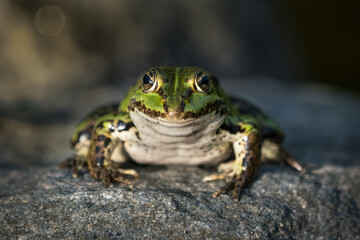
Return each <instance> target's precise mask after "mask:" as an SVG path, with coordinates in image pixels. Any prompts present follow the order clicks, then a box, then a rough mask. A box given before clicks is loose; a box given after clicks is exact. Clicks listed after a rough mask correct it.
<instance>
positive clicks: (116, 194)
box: [0, 80, 360, 239]
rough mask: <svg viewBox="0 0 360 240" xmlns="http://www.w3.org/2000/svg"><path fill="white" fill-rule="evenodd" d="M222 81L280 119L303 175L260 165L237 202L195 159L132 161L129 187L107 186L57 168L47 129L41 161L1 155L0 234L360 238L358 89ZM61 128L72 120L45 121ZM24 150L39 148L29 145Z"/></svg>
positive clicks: (13, 236) (22, 236)
mask: <svg viewBox="0 0 360 240" xmlns="http://www.w3.org/2000/svg"><path fill="white" fill-rule="evenodd" d="M223 85H224V86H225V88H226V89H228V90H229V91H230V92H231V91H233V92H232V93H233V94H235V95H237V94H241V95H242V96H245V97H247V98H248V99H250V100H252V101H253V102H255V103H257V104H258V105H259V106H261V107H262V108H263V109H265V110H266V112H269V113H271V115H273V116H274V117H275V118H276V119H277V120H278V121H279V122H280V123H281V125H282V126H284V129H285V130H286V132H287V133H288V138H287V140H286V143H285V145H286V146H287V148H288V149H289V150H290V151H291V152H293V153H294V154H295V155H296V156H297V157H298V158H299V159H300V160H301V161H302V162H303V163H304V164H306V165H307V167H308V171H307V172H306V173H305V174H299V173H297V172H295V171H293V170H292V169H290V168H288V167H286V166H281V165H272V164H267V165H264V166H262V167H261V169H260V172H259V174H258V177H257V178H256V179H255V181H254V182H253V184H252V185H251V186H250V187H249V188H247V189H246V190H245V191H244V194H243V197H242V199H241V201H240V203H235V202H234V201H233V200H232V198H231V196H230V195H231V193H229V194H227V195H221V196H220V197H219V198H217V199H214V198H212V197H211V195H212V193H213V191H214V190H215V189H216V188H217V187H219V186H221V185H222V182H220V181H219V182H211V183H202V182H201V179H202V177H204V176H206V175H208V174H211V173H213V172H214V171H215V169H205V168H199V167H182V166H172V167H165V166H164V167H161V166H158V167H155V166H139V165H135V164H132V165H133V167H134V168H136V170H137V171H138V172H139V174H140V178H139V180H138V181H136V183H135V188H134V190H130V189H129V188H128V187H127V186H124V185H119V184H117V185H111V186H110V188H104V187H103V186H102V185H101V184H100V183H99V182H96V181H95V180H93V179H92V177H90V175H89V174H88V173H85V174H82V175H80V176H79V178H77V179H72V178H71V174H70V171H69V170H59V169H58V168H57V167H55V166H54V165H55V163H56V162H58V160H57V159H61V158H65V157H66V156H63V155H66V154H64V152H65V153H67V152H66V151H67V150H62V148H64V149H65V147H64V146H65V145H66V144H64V143H61V142H60V140H61V141H62V139H63V138H64V137H59V136H47V137H48V138H54V137H56V138H57V139H60V140H52V141H54V142H56V143H58V144H59V145H58V146H59V149H58V150H57V152H55V153H54V155H55V156H54V157H53V159H49V160H48V162H47V163H46V162H43V163H44V166H43V167H41V166H35V165H34V166H31V163H35V160H29V159H26V157H23V158H21V157H20V155H14V156H16V157H17V160H16V162H17V163H18V164H17V165H16V166H13V165H11V164H8V163H9V162H10V160H11V158H7V159H6V158H4V157H3V158H2V159H3V162H5V163H6V164H3V166H4V167H3V168H2V169H0V176H1V177H0V236H1V239H40V238H44V237H50V238H66V239H96V238H99V239H104V238H107V239H118V238H126V239H138V238H155V239H184V238H187V239H204V238H207V239H266V238H271V239H360V230H359V226H360V212H359V206H360V193H359V186H360V162H359V156H360V154H359V153H360V150H359V143H360V137H359V131H360V128H359V113H360V111H359V109H360V101H359V97H358V96H355V95H352V94H349V93H345V92H341V91H334V90H333V89H331V88H326V87H321V86H313V85H310V86H307V85H299V86H291V85H284V84H279V83H278V82H276V81H269V80H267V81H265V80H264V81H257V82H254V81H225V82H224V84H223ZM232 86H236V87H232ZM241 86H247V87H246V89H242V88H241ZM258 86H262V88H261V89H260V88H259V87H258ZM232 89H233V90H232ZM235 89H240V90H239V91H237V90H235ZM98 91H103V90H98ZM284 99H285V100H286V101H284ZM41 126H42V125H41ZM58 126H60V127H61V126H62V128H60V129H65V128H66V129H68V127H69V126H68V125H66V124H62V123H56V124H55V123H54V124H52V125H50V126H47V127H48V129H53V128H57V127H58ZM38 127H39V126H38ZM58 132H59V131H58ZM58 132H56V131H54V133H58ZM65 132H71V129H70V130H66V131H65ZM57 141H59V142H57ZM7 147H8V148H9V149H12V150H13V151H16V145H14V144H8V145H7ZM29 151H33V152H29V154H30V155H31V156H36V153H34V152H35V151H36V149H30V150H29ZM37 154H38V155H39V156H40V155H41V153H37ZM22 155H24V154H22ZM9 156H10V155H9ZM54 159H55V160H54ZM29 162H30V166H29ZM21 163H25V164H24V165H22V164H21ZM20 166H28V167H26V168H24V167H22V168H20Z"/></svg>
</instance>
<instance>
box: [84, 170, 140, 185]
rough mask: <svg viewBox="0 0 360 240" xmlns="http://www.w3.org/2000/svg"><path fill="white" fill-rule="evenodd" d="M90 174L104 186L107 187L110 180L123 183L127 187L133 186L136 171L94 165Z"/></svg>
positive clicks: (136, 176) (136, 174)
mask: <svg viewBox="0 0 360 240" xmlns="http://www.w3.org/2000/svg"><path fill="white" fill-rule="evenodd" d="M90 173H91V175H93V176H94V177H95V179H97V180H100V181H102V183H103V184H104V186H105V187H109V185H110V182H120V183H125V184H127V185H128V186H129V188H131V189H132V188H133V187H134V185H133V181H135V180H136V179H137V178H138V176H139V175H138V173H137V172H136V171H135V170H133V169H121V168H117V169H115V168H110V169H106V168H98V167H95V168H94V169H92V170H91V171H90Z"/></svg>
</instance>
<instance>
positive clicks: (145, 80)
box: [143, 74, 154, 85]
mask: <svg viewBox="0 0 360 240" xmlns="http://www.w3.org/2000/svg"><path fill="white" fill-rule="evenodd" d="M143 84H144V85H145V84H150V85H153V84H154V82H153V80H151V78H150V76H149V75H147V74H146V75H145V76H144V78H143Z"/></svg>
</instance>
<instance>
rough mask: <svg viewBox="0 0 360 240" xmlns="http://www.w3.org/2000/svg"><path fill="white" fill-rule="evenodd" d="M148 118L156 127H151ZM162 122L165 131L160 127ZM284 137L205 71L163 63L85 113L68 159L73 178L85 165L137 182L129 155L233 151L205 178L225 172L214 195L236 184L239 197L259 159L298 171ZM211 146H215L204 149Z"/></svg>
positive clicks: (151, 159)
mask: <svg viewBox="0 0 360 240" xmlns="http://www.w3.org/2000/svg"><path fill="white" fill-rule="evenodd" d="M146 124H150V125H149V126H150V127H154V128H153V129H154V132H153V133H152V132H151V131H152V130H151V129H152V128H148V127H146V128H145V127H144V126H145V125H146ZM157 124H159V125H158V126H159V128H157ZM196 124H197V125H196ZM202 124H203V125H204V126H201V125H202ZM192 125H194V128H192ZM195 125H196V126H201V127H195ZM205 125H209V127H207V128H206V126H205ZM179 126H180V127H179ZM182 126H184V127H182ZM161 128H164V129H165V130H164V131H163V132H161V130H159V131H158V129H161ZM149 129H150V130H149ZM185 132H186V133H185ZM182 133H184V134H183V135H182ZM149 135H150V136H151V137H152V138H153V140H151V141H150V140H149ZM192 139H193V140H192ZM197 139H198V140H197ZM162 140H164V141H162ZM282 140H283V133H282V131H281V129H280V127H279V126H278V125H277V124H276V123H275V122H274V121H273V120H271V119H270V118H269V117H267V116H266V115H265V114H263V113H262V112H261V111H260V110H259V109H257V108H256V107H254V106H253V105H251V104H250V103H248V102H247V101H245V100H242V99H233V98H229V97H228V96H227V95H226V94H225V93H224V91H223V90H222V89H221V87H220V85H219V83H218V80H217V79H216V77H215V76H213V75H212V74H210V73H208V72H207V71H206V70H204V69H200V68H197V67H170V66H163V67H156V68H152V69H150V70H149V71H148V72H147V73H145V74H144V75H142V76H141V77H140V78H139V80H138V82H137V83H136V84H135V86H134V87H132V88H131V89H130V90H129V92H128V94H127V96H126V97H125V99H124V100H123V101H122V102H121V103H120V104H112V105H109V106H105V107H100V108H98V109H97V110H95V111H94V112H93V113H91V114H90V115H89V116H88V117H86V118H85V119H84V120H83V121H82V122H81V123H80V124H79V125H78V127H77V128H76V130H75V132H74V134H73V136H72V138H71V145H72V147H73V149H74V150H75V156H74V157H72V158H71V159H69V160H68V161H67V162H66V163H64V165H66V166H71V167H72V168H73V176H74V177H76V176H77V172H78V170H79V169H81V168H82V167H85V166H88V168H89V170H90V173H91V175H92V176H94V178H95V179H98V180H101V181H102V182H103V183H104V184H105V185H106V186H108V185H109V183H110V182H111V181H112V182H116V181H117V182H125V183H127V184H129V185H130V186H131V187H132V180H134V179H136V178H137V173H136V172H135V171H134V170H131V169H127V170H126V169H122V168H121V167H120V166H121V163H122V162H124V161H126V157H127V155H130V156H131V157H132V158H134V160H135V161H136V162H139V163H149V164H163V163H164V161H165V162H166V160H162V161H160V160H157V157H158V158H159V159H160V156H159V155H157V153H159V154H160V152H161V154H165V155H164V156H171V157H173V158H174V163H176V164H179V163H180V164H185V165H192V164H197V163H201V164H206V165H211V164H218V163H219V162H223V161H224V160H226V159H228V158H229V157H228V156H231V155H232V156H234V157H235V159H234V160H230V161H228V162H225V163H223V164H220V165H219V167H218V170H219V172H220V173H219V174H214V175H211V176H208V177H205V178H204V181H212V180H217V179H224V180H225V181H226V184H225V185H224V186H223V187H221V188H220V189H218V190H217V191H216V192H215V193H214V196H215V197H217V196H219V195H220V194H221V193H223V192H226V191H228V190H231V189H234V199H235V201H238V200H239V199H240V196H241V193H242V191H243V189H244V187H245V186H246V185H247V184H249V183H250V182H251V181H252V179H253V178H254V177H255V175H256V173H257V171H258V168H259V164H260V160H261V159H268V160H275V161H285V162H287V163H289V164H290V165H291V166H293V167H294V168H296V169H297V170H299V171H300V170H301V166H300V165H299V164H298V163H297V162H296V160H295V159H294V158H292V157H291V156H290V155H289V154H288V153H287V152H286V151H285V150H284V149H283V147H282V146H281V142H282ZM196 141H198V143H199V144H197V142H196ZM210 141H211V142H212V143H210ZM201 142H202V143H201ZM201 144H202V145H201ZM207 146H210V148H213V149H215V150H216V151H213V152H211V151H210V150H206V151H205V150H200V148H201V149H204V148H206V147H207ZM184 149H185V150H186V151H185V150H184ZM150 150H155V151H150ZM149 151H150V152H149ZM115 152H116V154H115ZM210 152H211V153H210ZM170 153H171V155H169V154H170ZM214 153H215V156H214V155H212V156H210V154H214ZM166 154H168V155H166ZM207 159H209V161H207ZM198 160H199V161H198ZM166 163H167V164H171V163H172V162H170V163H169V162H166Z"/></svg>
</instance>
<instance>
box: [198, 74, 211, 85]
mask: <svg viewBox="0 0 360 240" xmlns="http://www.w3.org/2000/svg"><path fill="white" fill-rule="evenodd" d="M209 82H210V79H209V77H208V76H207V75H204V76H203V77H202V78H201V79H200V81H199V85H202V84H205V85H208V84H209Z"/></svg>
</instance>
